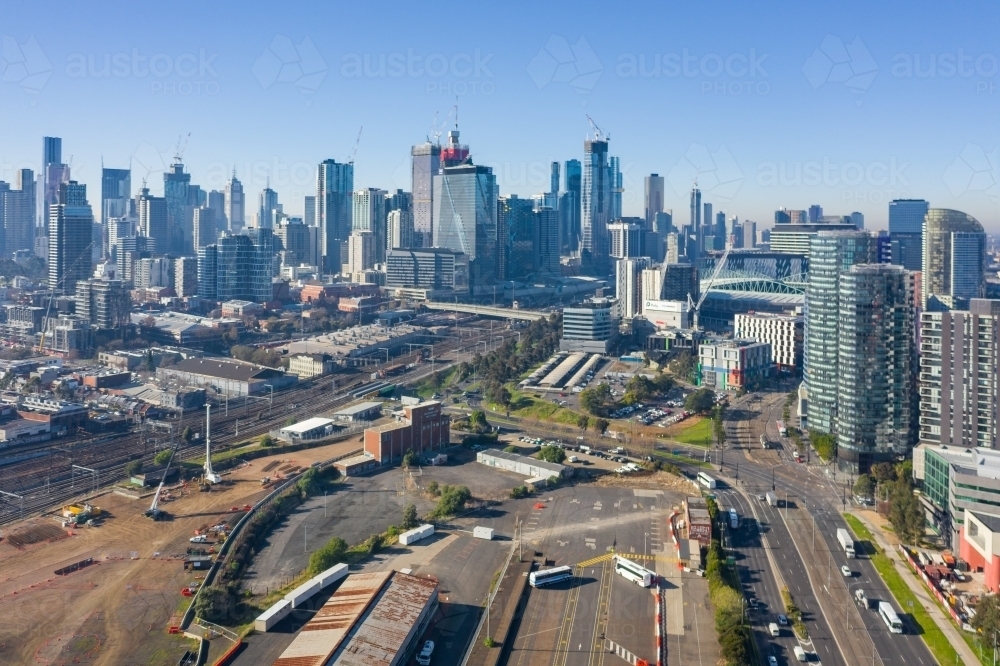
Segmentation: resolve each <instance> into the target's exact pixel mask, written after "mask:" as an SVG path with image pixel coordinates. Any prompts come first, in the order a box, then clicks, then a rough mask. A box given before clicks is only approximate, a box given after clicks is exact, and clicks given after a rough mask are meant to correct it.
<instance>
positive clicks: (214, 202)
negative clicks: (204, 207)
mask: <svg viewBox="0 0 1000 666" xmlns="http://www.w3.org/2000/svg"><path fill="white" fill-rule="evenodd" d="M207 201H208V207H209V208H211V209H212V212H213V213H214V214H215V226H216V228H217V229H228V228H229V218H228V217H226V193H225V192H220V191H219V190H212V191H211V192H209V193H208V198H207Z"/></svg>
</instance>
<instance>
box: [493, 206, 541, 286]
mask: <svg viewBox="0 0 1000 666" xmlns="http://www.w3.org/2000/svg"><path fill="white" fill-rule="evenodd" d="M497 211H498V215H497V235H498V236H499V239H500V240H499V243H498V248H497V249H498V250H499V257H498V259H497V265H498V266H497V268H498V273H497V278H498V279H500V280H524V279H526V278H527V277H528V276H529V275H531V274H532V273H534V272H535V267H536V263H537V262H536V257H537V253H538V234H537V228H536V226H535V222H536V221H537V220H536V219H535V211H534V202H533V201H532V200H531V199H521V198H519V197H518V196H517V195H516V194H512V195H510V196H509V197H500V199H499V201H498V205H497Z"/></svg>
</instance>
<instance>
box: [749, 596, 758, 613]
mask: <svg viewBox="0 0 1000 666" xmlns="http://www.w3.org/2000/svg"><path fill="white" fill-rule="evenodd" d="M759 605H760V602H758V601H757V597H750V608H752V609H754V610H757V606H759Z"/></svg>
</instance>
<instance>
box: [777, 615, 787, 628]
mask: <svg viewBox="0 0 1000 666" xmlns="http://www.w3.org/2000/svg"><path fill="white" fill-rule="evenodd" d="M778 624H780V625H781V626H783V627H787V626H788V618H787V617H785V616H784V615H779V616H778Z"/></svg>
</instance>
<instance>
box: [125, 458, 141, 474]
mask: <svg viewBox="0 0 1000 666" xmlns="http://www.w3.org/2000/svg"><path fill="white" fill-rule="evenodd" d="M140 472H142V461H141V460H133V461H131V462H129V463H128V464H126V465H125V476H127V477H129V478H131V477H133V476H135V475H136V474H139V473H140Z"/></svg>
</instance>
